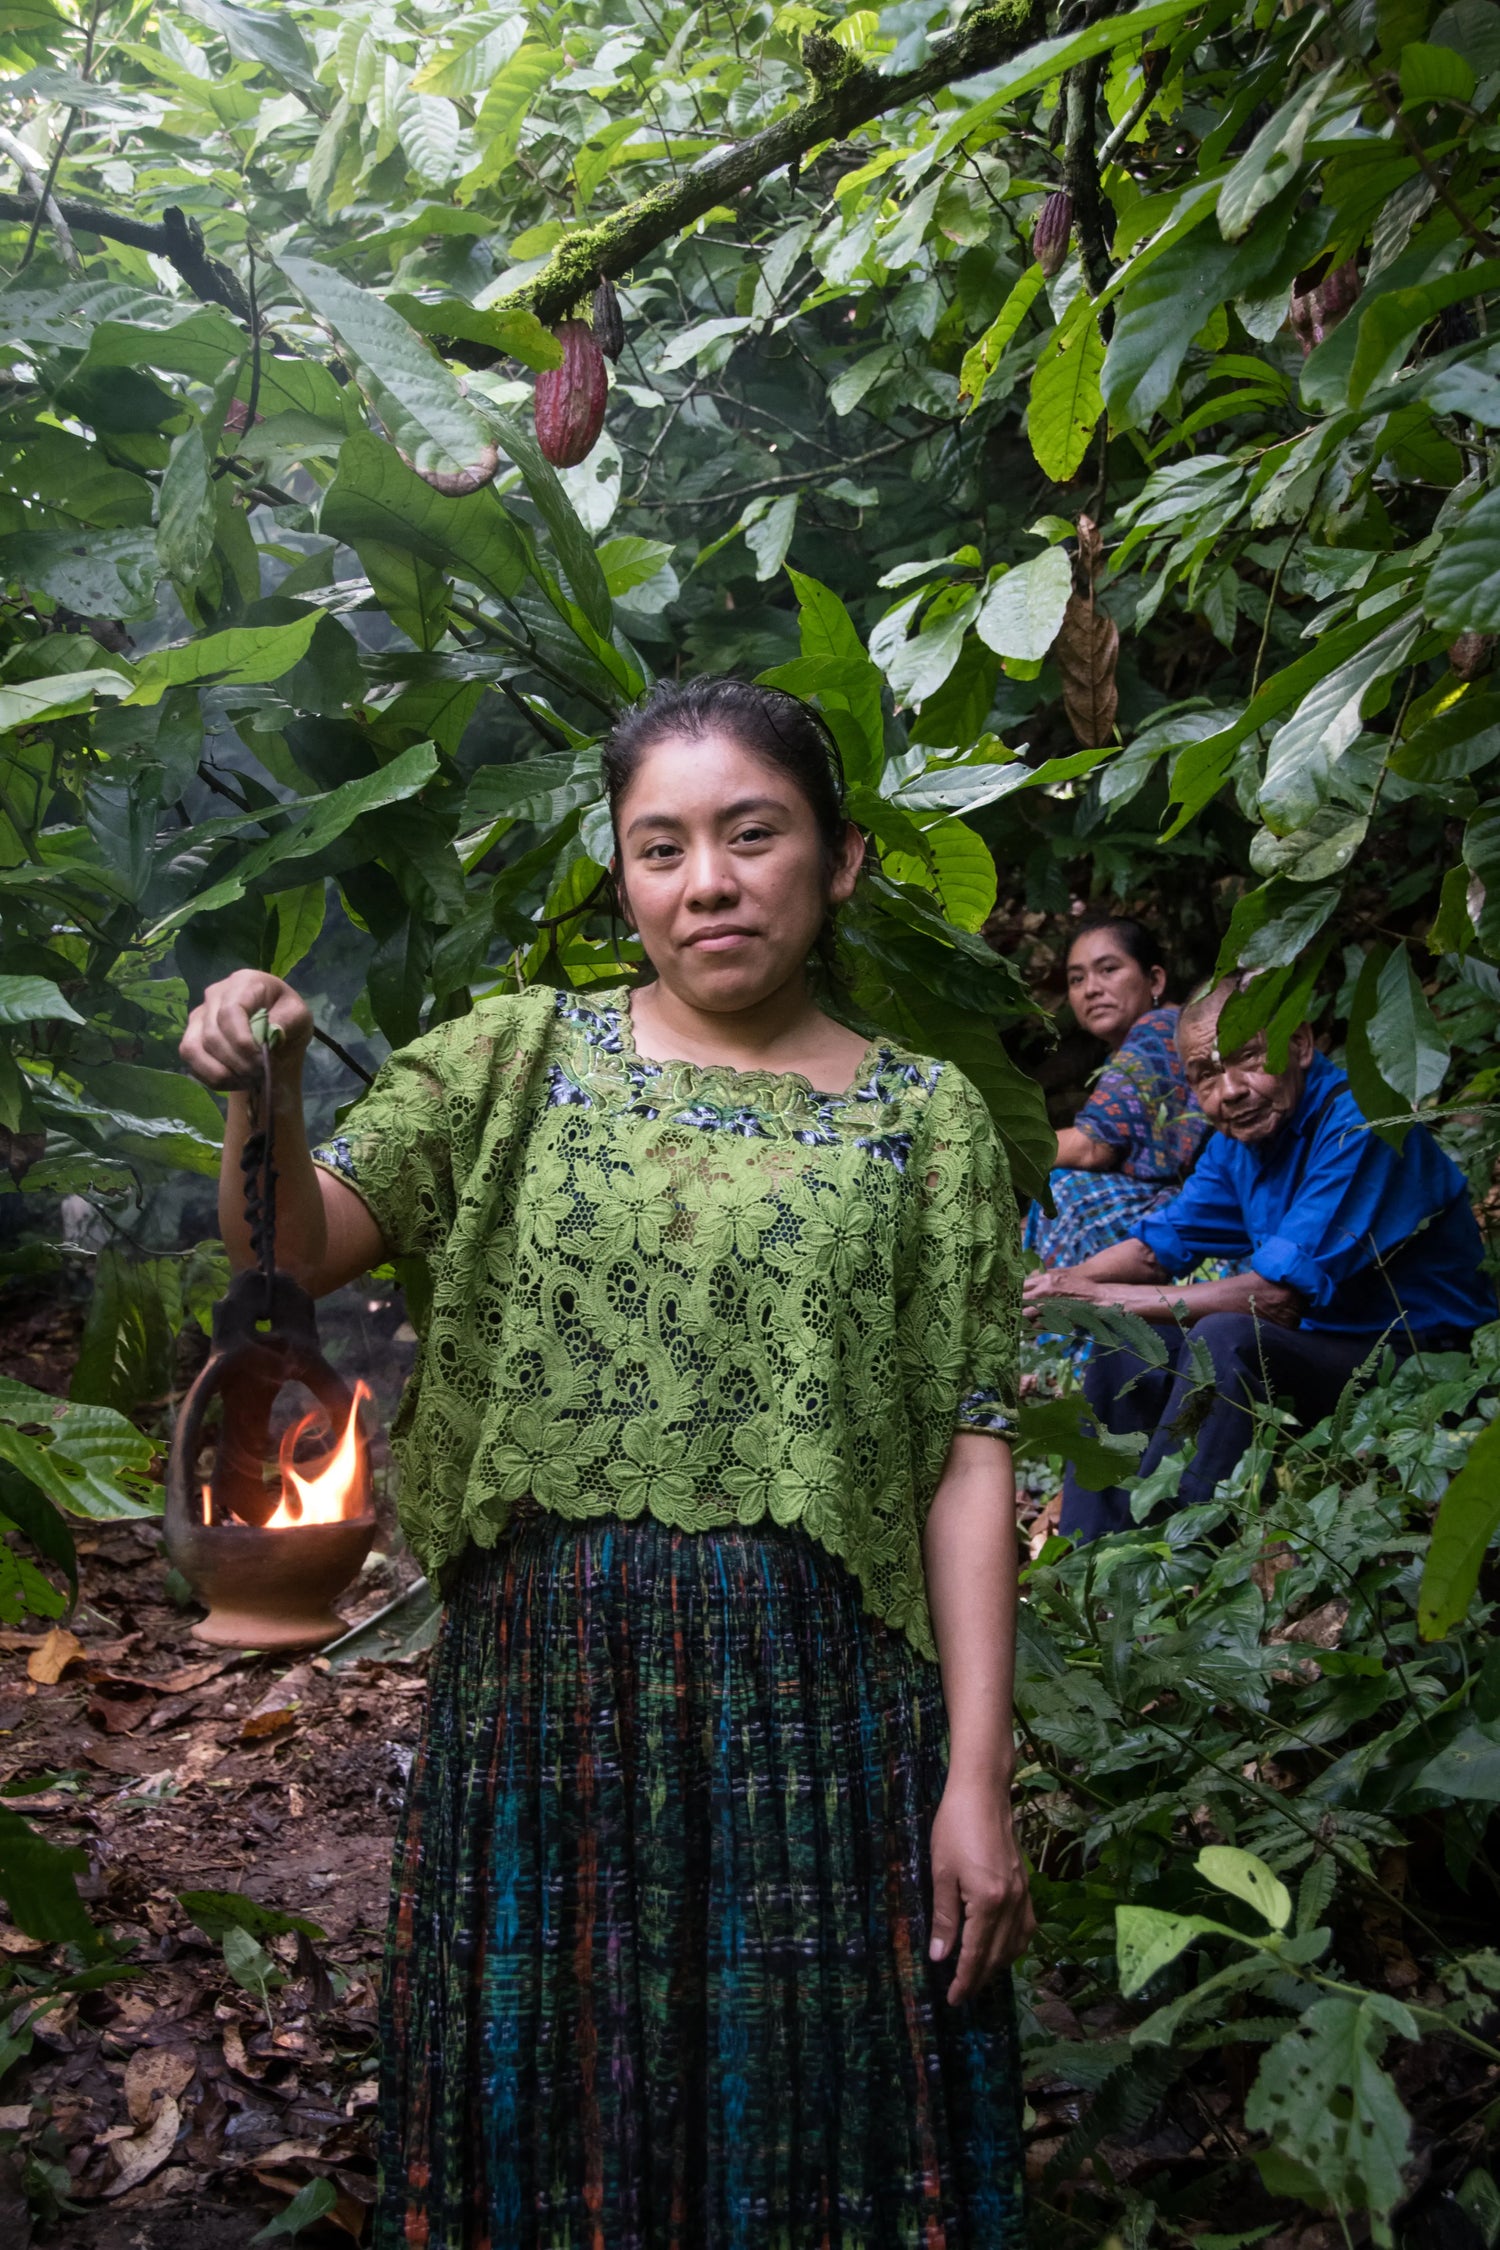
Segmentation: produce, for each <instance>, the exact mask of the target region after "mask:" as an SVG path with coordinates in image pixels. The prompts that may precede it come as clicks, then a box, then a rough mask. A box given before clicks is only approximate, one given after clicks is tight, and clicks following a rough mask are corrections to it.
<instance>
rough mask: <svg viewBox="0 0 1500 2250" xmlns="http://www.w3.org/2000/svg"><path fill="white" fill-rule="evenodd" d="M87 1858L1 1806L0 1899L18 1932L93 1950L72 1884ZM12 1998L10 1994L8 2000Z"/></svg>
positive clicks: (94, 1936) (93, 1936)
mask: <svg viewBox="0 0 1500 2250" xmlns="http://www.w3.org/2000/svg"><path fill="white" fill-rule="evenodd" d="M88 1864H89V1857H88V1853H87V1852H81V1851H78V1850H76V1849H75V1848H71V1847H70V1848H68V1849H65V1850H59V1849H58V1847H57V1846H56V1845H55V1844H49V1843H48V1842H47V1841H46V1840H45V1838H44V1837H41V1836H39V1835H38V1834H37V1833H36V1830H35V1829H34V1828H29V1827H28V1826H27V1824H26V1822H25V1821H24V1820H23V1819H22V1818H21V1816H20V1814H19V1813H17V1812H12V1811H11V1810H10V1809H9V1807H7V1806H3V1805H0V1897H3V1898H4V1900H5V1904H6V1906H7V1908H8V1909H9V1912H10V1918H11V1920H12V1921H13V1922H14V1923H15V1925H16V1927H17V1929H18V1930H24V1931H25V1932H26V1935H27V1936H28V1937H32V1938H40V1939H41V1940H42V1942H43V1943H44V1944H46V1945H58V1944H73V1945H79V1946H82V1947H83V1948H84V1950H85V1951H87V1952H96V1951H97V1950H98V1945H99V1938H98V1933H97V1931H96V1930H95V1928H94V1925H93V1923H92V1922H91V1921H90V1920H89V1917H88V1909H87V1908H86V1907H85V1905H84V1903H83V1901H82V1899H81V1898H80V1897H79V1896H78V1884H77V1882H76V1880H75V1878H76V1877H77V1876H79V1875H82V1874H85V1873H86V1872H87V1870H88ZM11 1996H12V1997H14V1993H12V1995H11Z"/></svg>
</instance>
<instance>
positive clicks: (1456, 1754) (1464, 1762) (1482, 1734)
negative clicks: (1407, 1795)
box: [1409, 1726, 1500, 1805]
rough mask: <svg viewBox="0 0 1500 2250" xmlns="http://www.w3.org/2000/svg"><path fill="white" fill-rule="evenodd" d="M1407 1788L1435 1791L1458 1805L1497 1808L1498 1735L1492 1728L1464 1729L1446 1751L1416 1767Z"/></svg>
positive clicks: (1499, 1782)
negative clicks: (1456, 1801)
mask: <svg viewBox="0 0 1500 2250" xmlns="http://www.w3.org/2000/svg"><path fill="white" fill-rule="evenodd" d="M1409 1787H1410V1788H1412V1789H1414V1790H1415V1789H1431V1790H1435V1791H1438V1792H1440V1793H1441V1795H1443V1796H1444V1797H1452V1798H1456V1799H1457V1800H1458V1802H1459V1803H1461V1804H1471V1805H1496V1804H1500V1733H1497V1731H1496V1730H1495V1728H1494V1727H1484V1726H1468V1727H1464V1728H1463V1729H1462V1731H1461V1732H1460V1733H1458V1734H1456V1735H1455V1736H1454V1738H1453V1740H1452V1741H1451V1742H1450V1743H1449V1745H1448V1747H1447V1749H1446V1750H1440V1751H1439V1752H1438V1754H1437V1756H1436V1757H1435V1758H1429V1759H1428V1760H1427V1763H1426V1764H1425V1765H1423V1766H1419V1767H1418V1769H1417V1771H1416V1772H1415V1773H1414V1774H1413V1775H1412V1776H1411V1780H1410V1783H1409Z"/></svg>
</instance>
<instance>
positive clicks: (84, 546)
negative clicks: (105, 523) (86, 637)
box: [0, 527, 157, 618]
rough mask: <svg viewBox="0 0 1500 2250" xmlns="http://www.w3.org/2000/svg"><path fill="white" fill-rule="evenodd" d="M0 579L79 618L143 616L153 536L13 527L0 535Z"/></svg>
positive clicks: (151, 586) (148, 600)
mask: <svg viewBox="0 0 1500 2250" xmlns="http://www.w3.org/2000/svg"><path fill="white" fill-rule="evenodd" d="M0 578H3V579H4V580H5V581H6V582H7V583H8V584H10V585H18V586H25V587H26V588H27V589H28V590H29V591H31V592H32V593H36V594H46V595H48V596H49V597H50V598H51V600H53V601H55V602H61V603H62V605H63V607H64V608H66V609H71V610H76V611H77V613H78V614H79V615H80V616H81V617H118V618H137V617H149V616H150V614H151V611H152V608H153V607H154V605H155V600H156V580H157V561H156V541H155V540H154V539H153V538H152V537H151V535H150V533H149V532H143V531H135V530H131V529H128V528H127V529H124V530H119V531H100V530H98V529H96V528H93V527H91V528H90V529H89V530H87V531H84V530H82V529H81V528H80V529H79V530H76V531H72V532H67V531H27V532H13V533H12V534H11V535H10V536H9V537H8V538H4V539H0Z"/></svg>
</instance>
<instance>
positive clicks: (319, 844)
mask: <svg viewBox="0 0 1500 2250" xmlns="http://www.w3.org/2000/svg"><path fill="white" fill-rule="evenodd" d="M223 637H224V638H226V639H227V638H228V636H227V635H225V636H223ZM437 768H438V754H437V751H436V750H435V749H434V748H433V746H432V744H431V743H430V742H417V743H413V745H412V747H411V749H410V750H403V751H402V752H401V754H400V756H399V757H396V758H393V759H392V760H391V762H390V764H389V765H387V766H381V767H380V768H379V769H378V770H377V771H376V772H375V773H369V774H361V775H360V776H359V777H358V779H357V780H354V781H346V782H345V783H344V784H343V786H342V787H341V788H338V789H330V790H329V791H328V793H327V794H326V796H322V797H310V798H305V799H304V800H303V802H302V805H301V807H300V809H299V810H298V812H297V813H296V815H295V816H294V817H293V819H292V820H291V821H290V822H289V823H288V825H287V826H286V827H285V828H284V829H282V830H281V831H280V833H279V834H277V835H274V836H272V837H270V838H269V839H268V840H267V841H266V842H265V843H263V844H257V845H255V846H254V848H253V849H252V850H251V851H249V852H247V853H246V854H245V856H244V858H243V859H242V860H240V861H239V863H238V864H237V865H236V866H235V867H234V869H233V870H232V871H231V873H229V874H228V875H226V876H224V877H223V878H222V879H221V880H220V881H219V882H217V883H214V884H212V885H211V886H210V887H209V888H208V889H207V890H205V891H200V892H199V894H198V896H197V897H196V898H192V899H189V900H187V902H186V903H185V904H184V905H182V906H178V907H174V908H173V910H172V912H171V913H170V914H167V915H164V916H163V917H162V919H161V921H159V922H158V923H157V924H156V925H155V927H154V928H153V929H152V930H150V931H149V932H148V933H147V940H146V942H147V943H148V944H153V945H154V944H155V943H156V942H157V941H158V940H159V939H161V938H163V937H166V936H167V935H168V934H169V933H170V932H171V931H173V930H178V929H181V927H182V925H183V924H184V923H185V922H190V921H191V920H192V919H193V918H194V916H195V915H198V914H215V913H218V912H219V911H220V909H221V908H223V907H226V906H232V905H233V903H234V901H235V900H236V899H237V898H242V897H243V896H244V894H245V892H246V890H247V889H248V888H249V886H250V884H251V883H253V882H254V881H255V880H256V878H257V877H258V876H260V875H263V874H265V873H266V872H267V871H268V870H269V869H271V868H273V867H283V866H285V865H286V863H287V862H288V861H290V860H296V859H307V858H311V857H312V856H313V855H314V854H315V853H317V852H321V851H323V850H325V849H326V848H327V846H328V845H329V844H331V843H333V842H334V841H335V840H336V838H338V837H340V836H342V835H343V833H344V831H345V829H347V828H349V827H351V826H352V825H353V823H354V822H355V821H356V820H358V819H359V817H360V815H361V814H362V813H367V812H376V811H378V810H379V809H380V808H381V807H382V806H384V805H394V804H399V803H401V802H402V800H403V799H404V798H407V797H415V796H416V795H417V793H418V792H419V791H420V790H422V789H424V788H425V787H426V785H427V783H428V782H429V781H430V780H431V779H432V777H433V775H434V774H435V773H436V772H437Z"/></svg>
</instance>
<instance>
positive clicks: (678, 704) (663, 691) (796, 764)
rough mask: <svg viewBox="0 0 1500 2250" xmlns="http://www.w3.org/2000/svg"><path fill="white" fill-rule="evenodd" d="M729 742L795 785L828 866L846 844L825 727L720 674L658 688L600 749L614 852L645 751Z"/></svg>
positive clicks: (799, 705) (799, 704) (772, 691)
mask: <svg viewBox="0 0 1500 2250" xmlns="http://www.w3.org/2000/svg"><path fill="white" fill-rule="evenodd" d="M706 734H726V735H728V736H729V738H730V740H731V741H733V742H737V743H738V744H739V745H740V748H741V749H742V750H748V751H750V752H751V754H752V755H753V756H754V757H757V758H764V760H765V762H766V764H767V765H768V766H775V767H776V768H777V769H778V770H779V771H780V772H782V773H784V774H785V775H786V776H787V779H788V780H789V781H794V782H795V783H796V785H797V787H798V788H799V789H800V790H801V792H802V794H803V796H804V797H805V798H806V799H807V802H808V803H809V805H811V807H812V812H813V818H814V820H815V821H816V822H817V824H818V834H819V836H820V837H821V838H822V842H823V855H824V860H825V862H826V863H827V864H828V865H829V866H831V865H832V863H833V860H834V858H835V856H836V854H837V852H838V850H839V847H840V845H841V844H842V842H843V840H844V823H845V820H846V819H847V817H848V816H847V815H846V813H845V811H844V765H843V760H842V759H841V758H840V756H839V747H838V744H837V742H835V740H834V738H833V734H832V731H831V729H830V728H829V725H828V722H827V721H826V719H823V718H822V717H820V715H819V714H818V713H817V712H816V711H814V710H813V708H812V706H811V705H810V704H807V703H804V702H803V701H802V700H801V698H800V697H799V696H795V695H788V694H787V693H786V692H785V690H784V689H782V688H773V687H757V686H755V685H754V684H753V683H752V682H751V681H749V680H732V679H729V678H726V677H725V676H723V675H722V674H712V673H710V674H708V675H707V676H706V677H704V678H703V679H698V680H687V681H685V682H684V683H683V684H682V685H681V686H679V685H678V684H677V683H676V682H675V681H672V680H663V681H661V682H660V683H659V684H658V685H657V686H656V687H654V688H653V689H652V690H651V693H650V694H649V695H648V696H647V697H646V699H645V701H644V702H642V703H638V704H637V705H636V707H635V709H634V710H633V711H627V712H626V714H625V716H624V718H623V719H621V721H620V722H619V724H618V726H617V727H616V728H615V729H614V732H613V733H612V734H611V735H610V736H609V738H608V740H607V741H606V743H605V745H604V787H605V792H606V794H607V796H608V798H609V811H610V818H611V819H612V820H614V821H615V824H616V825H615V847H616V850H618V849H619V840H620V831H619V821H618V815H619V810H620V800H621V798H622V797H623V796H624V794H625V792H626V790H627V789H628V788H629V786H630V783H631V780H632V778H633V776H634V774H635V770H636V768H637V766H638V765H639V764H640V762H641V759H642V758H643V757H644V756H645V754H646V752H647V751H648V750H654V749H655V747H656V745H657V743H659V742H665V741H667V740H669V739H670V738H671V737H673V736H683V735H685V736H686V737H687V738H688V739H689V740H690V741H692V740H696V739H697V738H699V737H701V736H703V735H706Z"/></svg>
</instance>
